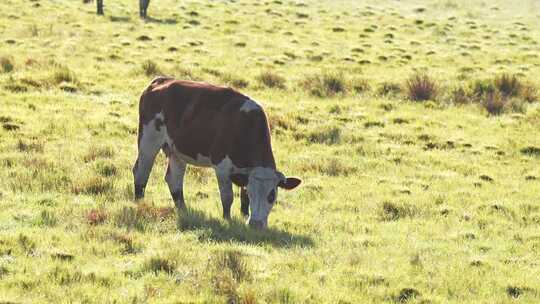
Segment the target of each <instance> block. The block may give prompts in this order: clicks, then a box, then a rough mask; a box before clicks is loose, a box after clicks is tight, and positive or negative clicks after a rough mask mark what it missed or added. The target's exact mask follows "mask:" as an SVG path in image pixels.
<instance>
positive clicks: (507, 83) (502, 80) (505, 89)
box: [493, 73, 523, 98]
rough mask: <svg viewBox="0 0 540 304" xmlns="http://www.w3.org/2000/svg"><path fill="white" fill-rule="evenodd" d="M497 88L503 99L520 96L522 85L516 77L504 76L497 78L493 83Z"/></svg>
mask: <svg viewBox="0 0 540 304" xmlns="http://www.w3.org/2000/svg"><path fill="white" fill-rule="evenodd" d="M493 83H494V85H495V88H496V89H497V90H498V91H499V92H500V93H501V94H502V96H503V97H505V98H509V97H516V96H518V95H520V92H521V89H522V86H523V85H522V83H521V81H520V80H519V78H518V77H517V76H516V75H510V74H506V73H505V74H502V75H499V76H497V77H495V79H494V81H493Z"/></svg>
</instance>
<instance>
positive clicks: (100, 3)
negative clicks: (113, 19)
mask: <svg viewBox="0 0 540 304" xmlns="http://www.w3.org/2000/svg"><path fill="white" fill-rule="evenodd" d="M96 4H97V14H98V15H103V0H97V1H96Z"/></svg>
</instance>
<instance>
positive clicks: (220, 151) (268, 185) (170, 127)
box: [133, 77, 301, 228]
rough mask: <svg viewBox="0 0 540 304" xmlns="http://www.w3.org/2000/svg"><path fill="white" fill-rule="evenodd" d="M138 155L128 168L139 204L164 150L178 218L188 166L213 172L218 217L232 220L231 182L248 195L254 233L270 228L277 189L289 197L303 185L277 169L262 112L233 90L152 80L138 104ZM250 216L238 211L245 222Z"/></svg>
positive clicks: (259, 107) (183, 207)
mask: <svg viewBox="0 0 540 304" xmlns="http://www.w3.org/2000/svg"><path fill="white" fill-rule="evenodd" d="M138 148H139V153H138V157H137V161H136V162H135V165H134V167H133V176H134V184H135V199H141V198H142V197H144V190H145V187H146V183H147V181H148V177H149V175H150V171H151V170H152V166H153V164H154V159H155V157H156V155H157V153H158V152H159V150H160V149H162V150H163V151H164V152H165V154H166V155H167V158H168V161H169V164H168V168H167V174H166V175H165V180H166V181H167V184H168V185H169V189H170V191H171V195H172V198H173V200H174V202H175V205H176V207H177V209H178V210H179V211H183V210H185V209H186V205H185V203H184V195H183V181H184V173H185V171H186V165H187V164H190V165H194V166H200V167H212V168H214V170H215V172H216V176H217V181H218V185H219V191H220V194H221V203H222V205H223V217H224V218H226V219H229V218H230V212H231V205H232V202H233V189H232V184H233V183H234V184H236V185H238V186H239V187H242V189H243V190H244V191H246V190H247V196H248V197H249V209H250V211H251V212H250V214H251V215H250V217H249V220H248V223H249V225H250V226H252V227H255V228H263V227H266V226H267V224H268V215H269V213H270V211H271V210H272V207H273V206H274V203H275V201H276V198H277V192H278V187H280V188H284V189H288V190H289V189H293V188H295V187H296V186H298V185H299V184H300V183H301V180H300V179H298V178H294V177H285V176H284V175H283V173H281V172H279V171H277V170H276V163H275V161H274V155H273V153H272V146H271V142H270V131H269V128H268V121H267V119H266V115H265V113H264V111H263V109H262V107H261V106H260V105H258V104H257V103H256V102H255V101H253V100H252V99H250V98H249V97H247V96H245V95H243V94H240V93H239V92H237V91H235V90H233V89H231V88H226V87H219V86H214V85H210V84H207V83H199V82H191V81H181V80H175V79H173V78H167V77H158V78H156V79H154V80H153V81H152V82H151V83H150V85H149V86H148V88H147V89H146V90H145V91H144V92H143V94H142V96H141V99H140V103H139V138H138ZM243 194H245V193H243ZM243 196H244V197H245V195H243ZM246 201H247V200H246ZM247 209H248V208H247V206H244V207H243V208H242V212H243V213H244V215H247V213H248V212H247Z"/></svg>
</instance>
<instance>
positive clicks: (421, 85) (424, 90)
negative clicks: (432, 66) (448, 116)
mask: <svg viewBox="0 0 540 304" xmlns="http://www.w3.org/2000/svg"><path fill="white" fill-rule="evenodd" d="M405 88H406V90H407V96H408V97H409V99H410V100H413V101H426V100H435V98H436V97H437V95H438V93H439V86H438V84H437V82H436V81H435V80H434V79H433V78H431V77H430V76H429V75H428V74H424V73H417V74H414V75H413V76H411V77H410V78H409V79H408V80H407V81H406V83H405Z"/></svg>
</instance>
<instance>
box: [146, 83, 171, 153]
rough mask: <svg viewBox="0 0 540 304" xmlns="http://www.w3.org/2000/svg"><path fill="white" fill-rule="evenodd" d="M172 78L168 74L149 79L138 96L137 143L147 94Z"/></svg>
mask: <svg viewBox="0 0 540 304" xmlns="http://www.w3.org/2000/svg"><path fill="white" fill-rule="evenodd" d="M172 80H174V78H173V77H170V76H157V77H156V78H154V79H152V81H150V84H148V86H147V87H146V89H144V91H143V92H142V94H141V97H140V98H139V130H138V138H137V145H140V143H141V137H142V127H143V121H144V120H145V118H144V117H143V116H145V114H146V110H147V106H148V105H146V102H145V100H146V99H147V97H148V94H149V93H150V92H152V90H153V89H154V88H155V87H157V86H160V85H162V84H164V83H166V82H168V81H172Z"/></svg>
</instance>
